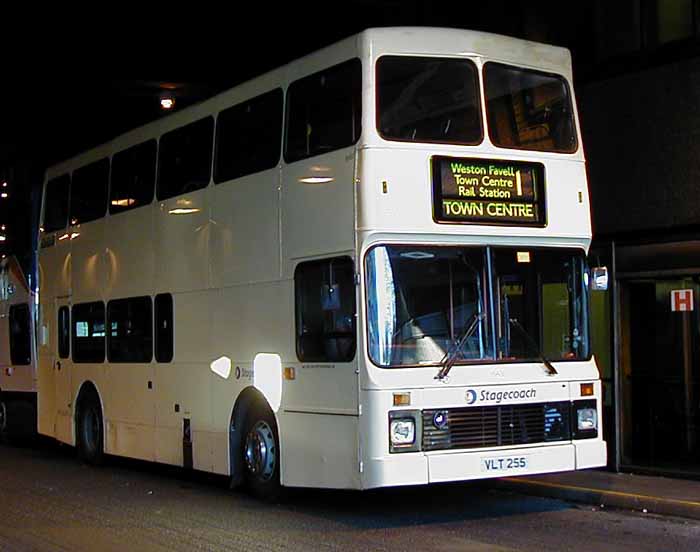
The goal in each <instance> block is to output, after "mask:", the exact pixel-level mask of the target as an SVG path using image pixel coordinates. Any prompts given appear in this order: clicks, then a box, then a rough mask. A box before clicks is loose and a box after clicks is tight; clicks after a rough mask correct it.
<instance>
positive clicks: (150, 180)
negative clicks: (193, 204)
mask: <svg viewBox="0 0 700 552" xmlns="http://www.w3.org/2000/svg"><path fill="white" fill-rule="evenodd" d="M155 180H156V141H155V140H149V141H148V142H144V143H143V144H138V145H137V146H133V147H130V148H129V149H126V150H124V151H120V152H119V153H117V154H115V155H114V157H113V158H112V185H111V191H110V195H109V212H110V213H112V214H114V213H121V212H122V211H128V210H129V209H135V208H136V207H141V206H142V205H148V204H149V203H150V202H151V201H152V200H153V188H154V187H155Z"/></svg>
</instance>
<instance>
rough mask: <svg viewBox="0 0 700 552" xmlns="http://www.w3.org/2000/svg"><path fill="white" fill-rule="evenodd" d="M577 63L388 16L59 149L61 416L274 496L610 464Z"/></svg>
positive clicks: (115, 448)
mask: <svg viewBox="0 0 700 552" xmlns="http://www.w3.org/2000/svg"><path fill="white" fill-rule="evenodd" d="M571 83H572V76H571V61H570V55H569V52H568V51H567V50H565V49H562V48H557V47H551V46H545V45H541V44H535V43H532V42H527V41H522V40H517V39H513V38H507V37H502V36H496V35H491V34H485V33H479V32H469V31H462V30H455V29H434V28H385V29H375V30H368V31H365V32H363V33H361V34H358V35H356V36H353V37H351V38H348V39H346V40H343V41H342V42H339V43H337V44H335V45H333V46H330V47H327V48H325V49H323V50H320V51H318V52H316V53H313V54H311V55H309V56H307V57H304V58H303V59H300V60H298V61H295V62H292V63H290V64H288V65H286V66H284V67H282V68H280V69H277V70H274V71H272V72H270V73H267V74H265V75H263V76H261V77H258V78H256V79H254V80H252V81H249V82H246V83H244V84H241V85H240V86H237V87H235V88H233V89H231V90H229V91H227V92H224V93H222V94H220V95H218V96H216V97H213V98H211V99H210V100H207V101H205V102H202V103H201V104H198V105H196V106H193V107H189V108H187V109H184V110H182V111H181V112H178V113H174V114H172V115H170V116H168V117H165V118H163V119H161V120H158V121H155V122H153V123H151V124H148V125H145V126H143V127H141V128H138V129H136V130H134V131H132V132H129V133H127V134H124V135H122V136H120V137H118V138H116V139H114V140H113V141H111V142H109V143H107V144H104V145H102V146H100V147H96V148H94V149H92V150H90V151H87V152H85V153H83V154H82V155H79V156H77V157H75V158H73V159H70V160H68V161H66V162H63V163H60V164H58V165H56V166H53V167H51V168H50V169H49V170H48V171H47V175H46V184H45V192H44V203H43V218H42V221H43V222H42V228H41V237H40V252H39V257H40V265H41V281H40V305H41V308H40V311H41V313H40V320H41V321H40V328H39V335H40V344H39V359H40V360H39V401H38V405H39V422H38V427H39V431H40V433H42V434H46V435H49V436H53V437H55V438H56V439H58V440H60V441H62V442H64V443H68V444H71V445H75V446H76V447H77V448H78V451H79V454H80V455H81V456H82V457H83V458H84V459H86V460H87V461H89V462H99V461H100V460H101V459H102V456H103V454H111V455H120V456H128V457H133V458H139V459H146V460H152V461H156V462H161V463H165V464H173V465H181V466H185V467H189V468H194V469H197V470H204V471H209V472H215V473H219V474H228V475H230V476H231V480H232V484H234V485H236V484H239V483H245V484H247V485H248V486H249V487H250V488H251V489H252V490H253V491H254V492H256V493H258V494H261V495H274V494H276V492H277V491H278V489H279V487H280V485H282V486H296V487H327V488H348V489H368V488H373V487H382V486H395V485H414V484H426V483H432V482H440V481H457V480H467V479H476V478H485V477H493V476H502V475H517V474H534V473H542V472H554V471H560V470H572V469H579V468H588V467H593V466H601V465H604V464H605V462H606V445H605V442H604V441H603V439H602V435H601V430H600V415H601V387H600V380H599V375H598V370H597V368H596V364H595V361H594V359H593V358H592V355H591V346H590V332H589V320H588V297H589V291H588V269H587V267H586V251H587V249H588V247H589V244H590V240H591V225H590V213H589V200H588V189H587V183H586V171H585V162H584V154H583V148H582V146H581V136H580V132H579V125H578V119H577V115H576V111H575V108H574V106H575V105H576V103H575V100H574V93H573V89H572V84H571Z"/></svg>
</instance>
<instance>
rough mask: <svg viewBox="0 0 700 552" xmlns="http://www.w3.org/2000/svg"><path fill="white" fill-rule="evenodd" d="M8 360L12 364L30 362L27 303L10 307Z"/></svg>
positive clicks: (29, 327) (30, 348)
mask: <svg viewBox="0 0 700 552" xmlns="http://www.w3.org/2000/svg"><path fill="white" fill-rule="evenodd" d="M10 360H11V361H12V364H14V365H23V366H24V365H27V364H31V362H32V339H31V325H30V317H29V305H27V304H24V305H12V306H11V307H10Z"/></svg>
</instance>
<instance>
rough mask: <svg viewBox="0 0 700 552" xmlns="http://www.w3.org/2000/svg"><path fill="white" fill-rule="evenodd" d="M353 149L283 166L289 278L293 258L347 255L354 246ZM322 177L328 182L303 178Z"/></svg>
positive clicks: (284, 253)
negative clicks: (317, 181)
mask: <svg viewBox="0 0 700 552" xmlns="http://www.w3.org/2000/svg"><path fill="white" fill-rule="evenodd" d="M354 168H355V149H354V147H349V148H345V149H342V150H338V151H334V152H332V153H327V154H325V155H318V156H316V157H312V158H311V159H307V160H302V161H297V162H295V163H292V164H291V165H284V166H283V168H282V237H283V239H282V256H283V258H284V259H285V263H287V264H286V265H285V266H284V273H285V274H286V275H289V276H290V277H291V276H293V259H299V258H303V257H312V256H319V255H328V254H332V253H339V252H343V251H352V250H353V249H354V245H355V234H354V228H355V220H354V201H355V199H354V194H355V192H354V187H355V183H354ZM318 176H323V177H326V178H332V180H331V181H330V182H325V183H321V184H308V183H304V182H302V179H304V178H308V177H318Z"/></svg>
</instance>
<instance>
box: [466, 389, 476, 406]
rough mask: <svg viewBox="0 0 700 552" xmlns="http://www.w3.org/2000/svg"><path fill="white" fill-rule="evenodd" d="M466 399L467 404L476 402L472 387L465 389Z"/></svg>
mask: <svg viewBox="0 0 700 552" xmlns="http://www.w3.org/2000/svg"><path fill="white" fill-rule="evenodd" d="M466 399H467V404H474V403H475V402H476V391H474V390H473V389H467V394H466Z"/></svg>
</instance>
